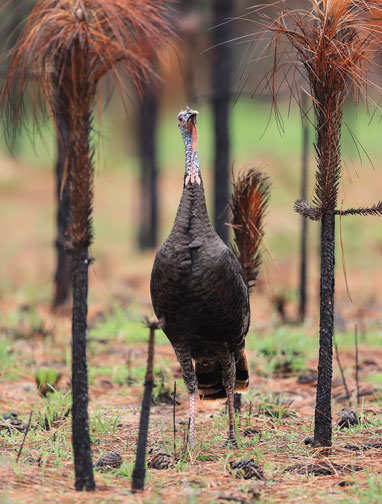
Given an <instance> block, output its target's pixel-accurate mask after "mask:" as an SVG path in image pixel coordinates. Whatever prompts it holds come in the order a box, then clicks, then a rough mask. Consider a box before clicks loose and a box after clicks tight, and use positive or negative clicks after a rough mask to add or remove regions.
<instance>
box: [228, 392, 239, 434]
mask: <svg viewBox="0 0 382 504" xmlns="http://www.w3.org/2000/svg"><path fill="white" fill-rule="evenodd" d="M233 394H234V392H233V388H230V389H227V403H228V421H229V428H228V440H229V441H234V442H235V443H237V439H236V431H235V411H234V406H233Z"/></svg>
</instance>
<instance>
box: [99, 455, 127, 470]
mask: <svg viewBox="0 0 382 504" xmlns="http://www.w3.org/2000/svg"><path fill="white" fill-rule="evenodd" d="M122 462H123V458H122V457H121V454H120V453H119V452H110V453H106V454H105V455H103V456H102V457H101V458H100V459H99V460H97V462H96V463H95V464H94V469H96V470H97V471H102V472H106V471H112V470H113V469H119V468H120V467H121V465H122Z"/></svg>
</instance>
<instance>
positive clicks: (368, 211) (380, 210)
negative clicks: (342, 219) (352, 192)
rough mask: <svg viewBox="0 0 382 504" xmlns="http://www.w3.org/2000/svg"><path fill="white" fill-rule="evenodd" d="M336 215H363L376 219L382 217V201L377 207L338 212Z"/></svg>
mask: <svg viewBox="0 0 382 504" xmlns="http://www.w3.org/2000/svg"><path fill="white" fill-rule="evenodd" d="M335 214H336V215H340V216H345V215H363V216H365V217H366V216H368V215H371V216H374V217H382V201H379V202H378V203H376V204H375V205H373V206H371V207H366V208H364V207H360V208H349V209H348V210H336V212H335Z"/></svg>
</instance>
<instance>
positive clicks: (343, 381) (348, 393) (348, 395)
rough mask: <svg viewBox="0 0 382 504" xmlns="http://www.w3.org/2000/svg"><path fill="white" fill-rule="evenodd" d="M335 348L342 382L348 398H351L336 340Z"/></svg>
mask: <svg viewBox="0 0 382 504" xmlns="http://www.w3.org/2000/svg"><path fill="white" fill-rule="evenodd" d="M334 349H335V351H336V361H337V364H338V367H339V368H340V373H341V378H342V383H343V384H344V388H345V393H346V398H347V399H350V392H349V389H348V385H347V383H346V379H345V374H344V370H343V368H342V365H341V361H340V354H339V352H338V346H337V343H336V342H334ZM349 405H350V403H349Z"/></svg>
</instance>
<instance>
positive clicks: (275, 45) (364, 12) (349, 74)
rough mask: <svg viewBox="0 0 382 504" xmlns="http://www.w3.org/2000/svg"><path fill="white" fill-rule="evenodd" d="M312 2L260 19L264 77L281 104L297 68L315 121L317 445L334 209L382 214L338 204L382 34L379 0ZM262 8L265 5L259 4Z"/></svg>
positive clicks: (327, 434) (324, 442)
mask: <svg viewBox="0 0 382 504" xmlns="http://www.w3.org/2000/svg"><path fill="white" fill-rule="evenodd" d="M309 3H310V9H306V10H305V9H304V10H303V9H294V8H293V7H289V6H288V5H287V2H285V1H280V2H276V4H272V8H274V7H275V6H276V7H277V9H278V11H277V14H276V16H274V17H273V18H272V17H270V16H269V15H268V14H267V11H266V10H265V11H264V10H263V8H260V12H261V14H260V17H261V21H260V24H261V26H262V28H263V29H264V31H265V32H268V33H269V32H271V33H272V35H273V36H272V41H271V46H270V47H271V50H272V54H273V67H272V70H271V75H269V74H267V77H266V83H267V85H269V86H270V87H271V91H272V94H273V97H274V106H275V109H276V110H277V94H278V90H279V89H280V87H279V86H280V83H278V82H277V78H276V74H277V73H278V72H281V75H282V81H285V80H286V81H287V83H288V85H289V86H290V88H291V92H292V94H295V96H298V95H299V94H298V91H297V88H296V86H295V84H296V80H297V79H296V76H297V75H298V76H302V77H303V78H304V79H305V80H306V81H307V83H308V86H309V89H310V94H311V98H312V102H313V109H314V115H315V126H316V142H315V149H316V160H317V171H316V184H315V191H314V196H313V205H311V204H310V203H308V202H305V201H301V200H299V201H297V202H296V205H295V210H296V211H298V212H299V213H300V214H301V215H303V216H304V217H309V218H311V219H312V220H320V221H321V282H320V352H319V365H318V383H317V397H316V411H315V432H314V444H315V446H325V447H328V446H331V437H332V425H331V424H332V416H331V382H332V359H333V353H332V346H333V327H334V257H335V256H334V251H335V215H336V214H338V213H341V214H342V215H354V214H359V215H379V214H380V207H379V205H374V206H373V207H371V208H370V209H365V208H362V209H351V210H350V211H345V212H338V210H337V196H338V187H339V183H340V180H341V151H340V140H341V128H342V113H343V105H344V101H345V98H346V97H347V96H348V95H349V94H353V95H354V96H355V98H356V99H358V97H359V95H364V96H366V90H367V87H368V85H369V70H370V67H371V64H372V62H373V63H375V62H374V61H373V57H374V55H375V52H376V49H377V47H378V43H379V41H380V38H381V34H382V32H381V29H380V20H381V18H382V3H381V2H380V0H375V1H374V0H372V1H365V0H311V1H310V2H309ZM258 10H259V9H258Z"/></svg>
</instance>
